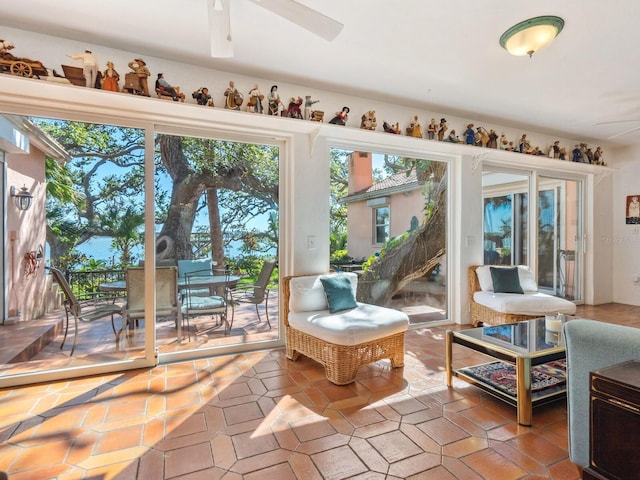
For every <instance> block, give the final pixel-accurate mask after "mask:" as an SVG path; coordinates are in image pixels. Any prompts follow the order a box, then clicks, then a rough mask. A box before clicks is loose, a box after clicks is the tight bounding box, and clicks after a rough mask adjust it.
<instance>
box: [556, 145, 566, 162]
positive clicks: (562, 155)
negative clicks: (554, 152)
mask: <svg viewBox="0 0 640 480" xmlns="http://www.w3.org/2000/svg"><path fill="white" fill-rule="evenodd" d="M558 159H559V160H566V159H567V149H566V148H564V147H560V155H559V156H558Z"/></svg>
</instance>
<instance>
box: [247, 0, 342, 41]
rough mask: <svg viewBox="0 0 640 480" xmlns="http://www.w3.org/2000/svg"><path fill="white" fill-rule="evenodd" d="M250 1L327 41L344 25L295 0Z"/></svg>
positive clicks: (336, 34)
mask: <svg viewBox="0 0 640 480" xmlns="http://www.w3.org/2000/svg"><path fill="white" fill-rule="evenodd" d="M251 1H252V2H253V3H255V4H256V5H260V6H261V7H263V8H266V9H267V10H269V11H270V12H273V13H275V14H276V15H279V16H281V17H283V18H286V19H287V20H289V21H290V22H293V23H295V24H296V25H298V26H300V27H302V28H304V29H305V30H308V31H310V32H311V33H313V34H315V35H318V36H319V37H322V38H324V39H325V40H327V41H331V40H333V39H335V38H336V37H337V36H338V34H339V33H340V32H341V31H342V27H344V25H343V24H342V23H340V22H338V21H337V20H334V19H333V18H330V17H327V16H326V15H323V14H322V13H320V12H318V11H316V10H313V9H311V8H309V7H307V6H305V5H302V4H301V3H298V2H296V1H295V0H251Z"/></svg>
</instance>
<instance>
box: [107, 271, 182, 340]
mask: <svg viewBox="0 0 640 480" xmlns="http://www.w3.org/2000/svg"><path fill="white" fill-rule="evenodd" d="M125 279H126V285H127V303H126V305H125V308H124V314H123V321H122V328H121V329H120V331H119V332H118V335H117V338H116V341H117V342H119V340H120V334H121V333H122V331H123V330H125V329H127V328H134V325H133V324H132V321H134V320H135V321H136V322H137V321H138V320H140V319H142V318H145V317H147V316H149V314H148V313H147V312H146V310H145V299H144V284H145V282H144V268H140V267H130V268H127V269H125ZM155 287H156V310H155V313H156V318H160V317H171V318H173V319H174V322H175V325H176V329H177V331H178V332H177V338H178V341H180V339H181V336H182V312H181V310H180V302H179V299H178V269H177V267H158V268H156V275H155Z"/></svg>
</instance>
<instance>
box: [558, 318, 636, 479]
mask: <svg viewBox="0 0 640 480" xmlns="http://www.w3.org/2000/svg"><path fill="white" fill-rule="evenodd" d="M564 335H565V341H566V346H567V410H568V414H569V419H568V420H569V457H570V458H571V461H572V462H573V463H575V464H577V465H579V466H581V467H587V466H588V465H589V399H590V395H589V393H590V390H589V389H590V385H589V373H590V372H592V371H594V370H598V369H601V368H604V367H608V366H611V365H615V364H617V363H622V362H626V361H628V360H634V359H640V328H634V327H627V326H622V325H613V324H609V323H604V322H597V321H595V320H584V319H576V320H571V321H569V322H567V323H565V325H564Z"/></svg>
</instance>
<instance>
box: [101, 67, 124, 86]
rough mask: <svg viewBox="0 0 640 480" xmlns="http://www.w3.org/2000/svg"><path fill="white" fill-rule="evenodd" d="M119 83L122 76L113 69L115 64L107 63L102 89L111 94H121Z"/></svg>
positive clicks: (103, 74)
mask: <svg viewBox="0 0 640 480" xmlns="http://www.w3.org/2000/svg"><path fill="white" fill-rule="evenodd" d="M119 81H120V75H119V74H118V72H116V70H115V68H113V62H107V69H106V70H105V71H104V72H103V73H102V89H103V90H108V91H110V92H119V91H120V87H118V82H119Z"/></svg>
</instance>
